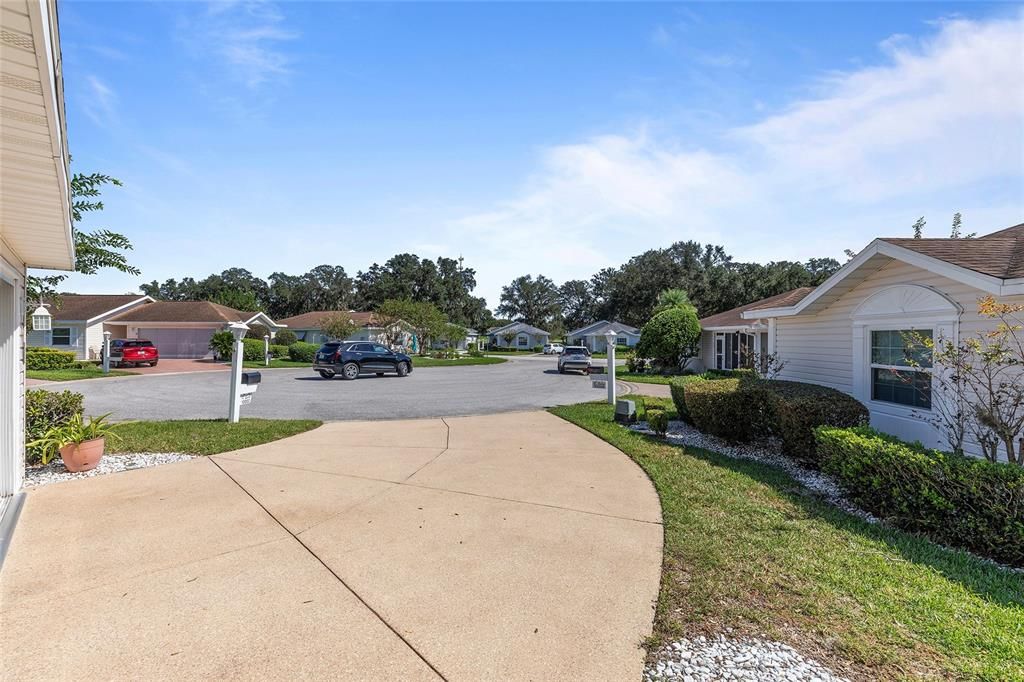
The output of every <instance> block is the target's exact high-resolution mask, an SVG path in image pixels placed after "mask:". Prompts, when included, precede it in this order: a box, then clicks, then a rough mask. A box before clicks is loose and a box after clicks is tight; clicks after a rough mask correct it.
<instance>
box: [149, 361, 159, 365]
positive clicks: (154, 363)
mask: <svg viewBox="0 0 1024 682" xmlns="http://www.w3.org/2000/svg"><path fill="white" fill-rule="evenodd" d="M157 362H158V361H157V360H154V361H153V362H151V363H149V366H150V367H156V363H157Z"/></svg>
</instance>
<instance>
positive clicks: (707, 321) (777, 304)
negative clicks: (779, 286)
mask: <svg viewBox="0 0 1024 682" xmlns="http://www.w3.org/2000/svg"><path fill="white" fill-rule="evenodd" d="M812 291H814V287H800V288H799V289H792V290H790V291H786V292H783V293H781V294H776V295H775V296H769V297H768V298H762V299H761V300H760V301H754V302H753V303H747V304H746V305H741V306H739V307H738V308H733V309H732V310H726V311H724V312H721V313H716V314H714V315H709V316H708V317H705V318H704V319H702V320H701V321H700V326H701V327H746V326H747V325H749V324H750V323H751V322H752V320H745V319H743V317H742V316H741V315H742V313H744V312H746V311H748V310H760V309H763V308H784V307H788V306H791V305H796V304H797V303H799V302H800V301H802V300H803V299H804V297H805V296H807V294H809V293H811V292H812Z"/></svg>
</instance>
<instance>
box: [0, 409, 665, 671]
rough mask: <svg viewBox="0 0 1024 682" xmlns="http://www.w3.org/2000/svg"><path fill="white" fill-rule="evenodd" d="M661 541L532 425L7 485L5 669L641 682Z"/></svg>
mask: <svg viewBox="0 0 1024 682" xmlns="http://www.w3.org/2000/svg"><path fill="white" fill-rule="evenodd" d="M662 532H663V531H662V526H661V512H660V507H659V504H658V498H657V495H656V493H655V491H654V489H653V487H652V485H651V483H650V481H649V480H648V479H647V477H646V476H645V474H644V473H643V471H642V470H641V469H640V468H639V467H637V466H636V465H635V464H634V463H633V462H632V461H630V460H629V459H628V458H627V457H626V456H625V455H623V454H622V453H621V452H619V451H618V450H616V449H614V448H612V447H611V446H610V445H608V444H607V443H605V442H603V441H601V440H599V439H598V438H596V437H594V436H593V435H591V434H589V433H587V432H586V431H583V430H582V429H579V428H577V427H575V426H573V425H571V424H569V423H567V422H565V421H562V420H560V419H558V418H557V417H554V416H552V415H551V414H548V413H546V412H523V413H516V414H502V415H489V416H479V417H461V418H446V419H429V420H408V421H394V422H388V423H387V424H386V425H385V424H381V423H380V422H334V423H330V424H326V425H324V426H322V427H320V428H318V429H315V430H313V431H309V432H306V433H304V434H301V435H298V436H295V437H292V438H288V439H284V440H280V441H276V442H274V443H268V444H265V445H261V446H257V447H253V448H248V449H245V450H239V451H235V452H232V453H226V454H223V455H218V456H215V457H207V458H197V459H195V460H192V461H189V462H183V463H179V464H170V465H166V466H161V467H154V468H150V469H140V470H135V471H128V472H124V473H120V474H113V475H109V476H101V477H97V478H94V479H89V480H80V481H71V482H67V483H60V484H54V485H49V486H44V487H42V488H37V489H33V490H31V491H29V493H28V499H27V501H26V505H25V510H24V512H23V516H22V520H21V522H20V524H19V528H18V532H17V534H16V535H15V538H14V543H13V545H12V547H11V552H10V554H9V555H8V559H7V563H6V564H5V566H4V570H3V572H2V573H0V596H2V597H3V598H2V599H0V629H2V630H3V632H4V633H5V634H4V637H5V643H6V644H7V645H8V647H7V655H6V656H4V659H5V663H4V668H5V673H7V674H8V676H9V677H10V679H70V678H75V679H93V678H121V677H124V678H134V679H209V678H211V677H217V678H233V679H326V678H330V679H344V680H365V679H379V680H421V679H422V680H545V681H549V680H639V679H641V675H642V670H643V659H644V654H643V650H642V649H641V648H640V643H641V641H642V639H643V638H644V637H645V636H647V635H649V634H650V630H651V623H652V618H653V613H654V611H653V609H654V603H655V600H656V598H657V594H658V584H659V575H660V567H661V545H662ZM41 631H43V632H47V633H48V635H49V636H50V637H51V638H53V639H54V641H57V642H60V645H59V646H51V647H38V646H36V645H37V644H38V633H39V632H41Z"/></svg>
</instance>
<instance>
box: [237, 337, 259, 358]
mask: <svg viewBox="0 0 1024 682" xmlns="http://www.w3.org/2000/svg"><path fill="white" fill-rule="evenodd" d="M263 354H264V350H263V339H250V338H244V339H242V359H243V360H246V361H249V362H262V361H263Z"/></svg>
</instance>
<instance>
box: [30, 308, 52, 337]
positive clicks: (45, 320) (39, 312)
mask: <svg viewBox="0 0 1024 682" xmlns="http://www.w3.org/2000/svg"><path fill="white" fill-rule="evenodd" d="M52 319H53V316H52V315H50V311H49V310H47V309H46V304H45V303H40V304H39V307H38V308H36V309H35V310H33V311H32V329H33V330H34V331H37V332H48V331H50V329H52V327H51V320H52Z"/></svg>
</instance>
